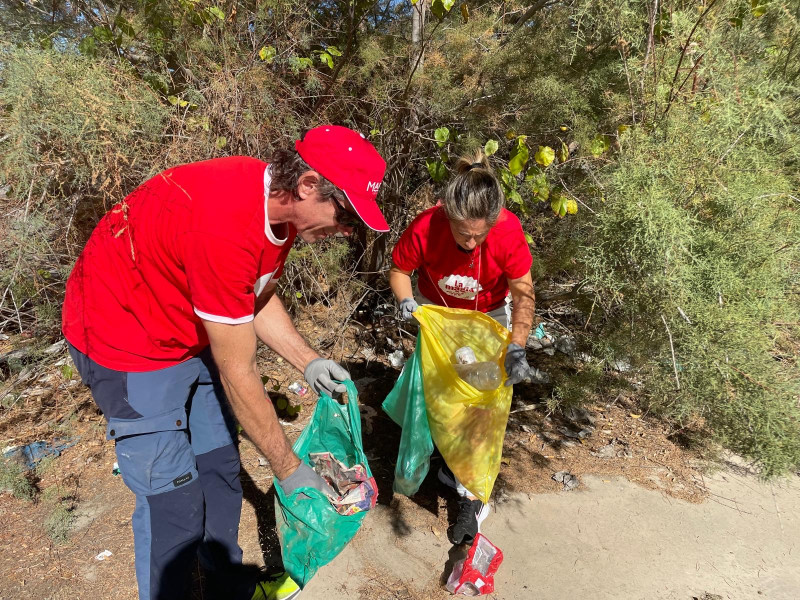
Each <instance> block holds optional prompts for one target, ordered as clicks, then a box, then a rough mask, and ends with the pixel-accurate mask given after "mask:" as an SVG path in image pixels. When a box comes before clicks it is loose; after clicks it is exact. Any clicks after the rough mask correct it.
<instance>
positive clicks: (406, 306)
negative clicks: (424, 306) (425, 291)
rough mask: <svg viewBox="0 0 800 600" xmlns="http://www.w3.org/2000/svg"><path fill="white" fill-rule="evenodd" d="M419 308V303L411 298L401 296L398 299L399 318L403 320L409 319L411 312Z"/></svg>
mask: <svg viewBox="0 0 800 600" xmlns="http://www.w3.org/2000/svg"><path fill="white" fill-rule="evenodd" d="M418 308H419V304H417V301H416V300H414V299H413V298H403V299H402V300H401V301H400V307H399V310H400V318H401V319H403V320H404V321H410V320H411V314H412V313H413V312H414V311H415V310H417V309H418Z"/></svg>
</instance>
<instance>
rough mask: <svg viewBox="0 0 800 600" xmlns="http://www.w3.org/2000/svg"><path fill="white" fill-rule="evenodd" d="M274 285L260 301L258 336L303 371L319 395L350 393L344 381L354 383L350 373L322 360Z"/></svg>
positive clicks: (257, 306) (257, 318) (256, 321)
mask: <svg viewBox="0 0 800 600" xmlns="http://www.w3.org/2000/svg"><path fill="white" fill-rule="evenodd" d="M276 287H277V284H275V283H272V284H270V285H269V286H267V288H266V289H265V290H264V292H262V294H261V296H259V297H258V299H257V300H256V317H255V320H254V330H255V334H256V335H257V336H258V339H260V340H261V341H262V342H264V343H265V344H266V345H267V346H269V347H270V348H272V349H273V350H274V351H275V352H277V353H278V354H279V355H281V356H282V357H283V358H285V359H286V360H288V361H289V362H290V363H291V364H292V365H293V366H294V367H295V368H296V369H297V370H299V371H300V372H301V373H302V374H303V377H305V378H306V381H307V382H308V383H309V385H310V386H311V387H312V389H313V390H314V391H315V392H317V393H318V394H321V393H323V392H324V393H327V394H329V395H331V396H334V395H336V394H342V393H344V392H345V391H346V388H345V386H344V385H343V384H342V383H339V382H342V381H346V380H348V379H350V378H351V377H350V373H348V372H347V369H345V368H344V367H342V366H341V365H340V364H338V363H335V362H334V361H332V360H326V359H324V358H321V357H320V355H319V354H317V353H316V352H315V351H314V349H313V348H312V347H311V346H309V345H308V342H306V340H305V339H304V338H303V336H302V335H300V333H299V332H298V331H297V329H296V328H295V326H294V323H292V318H291V317H290V316H289V313H288V312H286V307H285V306H284V305H283V301H282V300H281V299H280V297H279V296H278V295H277V294H276V293H275V288H276Z"/></svg>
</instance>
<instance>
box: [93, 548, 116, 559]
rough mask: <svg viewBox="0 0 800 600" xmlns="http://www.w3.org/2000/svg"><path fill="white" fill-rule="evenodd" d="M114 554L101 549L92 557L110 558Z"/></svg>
mask: <svg viewBox="0 0 800 600" xmlns="http://www.w3.org/2000/svg"><path fill="white" fill-rule="evenodd" d="M112 556H114V553H113V552H111V550H103V551H102V552H101V553H100V554H98V555H97V556H95V557H94V559H95V560H106V559H107V558H111V557H112Z"/></svg>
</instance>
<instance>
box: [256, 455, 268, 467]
mask: <svg viewBox="0 0 800 600" xmlns="http://www.w3.org/2000/svg"><path fill="white" fill-rule="evenodd" d="M258 466H259V467H268V466H269V461H268V460H267V459H266V458H264V457H263V456H259V457H258Z"/></svg>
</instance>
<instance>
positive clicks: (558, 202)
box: [550, 190, 568, 217]
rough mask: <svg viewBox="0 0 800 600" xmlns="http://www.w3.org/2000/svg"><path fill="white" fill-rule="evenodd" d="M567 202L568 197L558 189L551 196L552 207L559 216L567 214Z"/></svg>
mask: <svg viewBox="0 0 800 600" xmlns="http://www.w3.org/2000/svg"><path fill="white" fill-rule="evenodd" d="M567 202H568V198H567V197H566V196H564V195H563V194H561V193H560V192H559V191H557V190H556V191H555V192H553V194H552V195H551V196H550V208H552V209H553V212H554V213H555V214H556V215H558V216H559V217H563V216H564V215H566V214H567Z"/></svg>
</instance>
